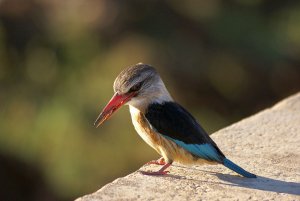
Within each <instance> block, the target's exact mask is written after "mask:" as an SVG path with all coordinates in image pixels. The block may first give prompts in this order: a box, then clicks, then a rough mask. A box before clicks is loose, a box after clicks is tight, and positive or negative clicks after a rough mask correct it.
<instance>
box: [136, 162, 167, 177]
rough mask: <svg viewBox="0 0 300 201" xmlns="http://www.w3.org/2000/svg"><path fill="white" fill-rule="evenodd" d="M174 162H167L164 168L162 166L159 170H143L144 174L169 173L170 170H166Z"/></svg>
mask: <svg viewBox="0 0 300 201" xmlns="http://www.w3.org/2000/svg"><path fill="white" fill-rule="evenodd" d="M171 164H172V163H166V164H165V165H164V166H163V167H162V168H160V170H158V171H157V172H147V171H141V173H142V174H144V175H165V174H167V173H168V172H169V171H165V169H167V168H168V167H169V166H170V165H171Z"/></svg>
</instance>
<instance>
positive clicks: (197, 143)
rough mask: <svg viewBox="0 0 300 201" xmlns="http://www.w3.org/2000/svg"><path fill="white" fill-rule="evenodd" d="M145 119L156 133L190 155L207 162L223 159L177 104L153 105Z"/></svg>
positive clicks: (219, 152) (205, 134)
mask: <svg viewBox="0 0 300 201" xmlns="http://www.w3.org/2000/svg"><path fill="white" fill-rule="evenodd" d="M145 117H146V119H147V120H148V122H149V123H150V125H151V126H152V127H153V128H154V129H155V130H156V131H158V132H159V133H160V134H162V135H163V136H164V137H166V138H168V139H171V140H173V141H174V142H175V143H177V144H178V145H180V146H182V147H183V148H185V149H186V150H188V151H190V152H191V153H193V154H195V155H198V156H199V157H202V158H205V159H208V160H217V161H221V160H223V158H224V157H225V156H224V154H223V153H222V152H221V150H220V149H219V148H218V147H217V145H216V143H215V142H214V141H213V140H212V139H211V138H210V137H209V136H208V134H207V133H206V132H205V130H204V129H203V128H202V127H201V126H200V125H199V123H198V122H197V121H196V120H195V118H194V117H193V116H192V115H191V114H190V113H189V112H188V111H187V110H185V109H184V108H183V107H182V106H180V105H179V104H177V103H175V102H165V103H163V104H158V103H153V104H151V105H149V107H148V110H147V111H146V113H145Z"/></svg>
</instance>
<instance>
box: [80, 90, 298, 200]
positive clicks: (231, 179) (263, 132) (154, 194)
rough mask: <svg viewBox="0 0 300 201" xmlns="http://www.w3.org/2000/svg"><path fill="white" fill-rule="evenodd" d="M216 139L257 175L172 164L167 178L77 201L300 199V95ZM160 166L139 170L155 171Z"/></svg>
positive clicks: (127, 182)
mask: <svg viewBox="0 0 300 201" xmlns="http://www.w3.org/2000/svg"><path fill="white" fill-rule="evenodd" d="M212 138H213V139H214V140H215V142H216V143H217V144H218V146H219V147H220V148H221V150H223V152H224V153H225V155H226V156H227V157H228V158H229V159H231V160H232V161H234V162H236V163H237V164H239V165H240V166H241V167H243V168H245V169H246V170H249V171H250V172H253V173H255V174H257V175H258V178H257V179H247V178H243V177H240V176H237V174H235V173H234V172H232V171H230V170H229V169H227V168H225V167H223V166H222V165H216V166H212V165H205V166H193V167H185V166H182V165H179V164H174V165H173V166H172V167H171V168H170V169H169V170H170V174H169V175H165V176H145V175H142V174H141V173H139V171H137V172H134V173H132V174H130V175H128V176H126V177H123V178H119V179H116V180H115V181H113V182H112V183H109V184H107V185H105V186H104V187H102V188H101V189H100V190H98V191H97V192H95V193H93V194H90V195H86V196H84V197H82V198H79V199H77V201H90V200H300V93H298V94H296V95H294V96H292V97H289V98H287V99H285V100H283V101H281V102H280V103H278V104H277V105H275V106H274V107H272V108H271V109H266V110H264V111H262V112H260V113H258V114H256V115H254V116H251V117H249V118H246V119H244V120H242V121H240V122H238V123H236V124H233V125H231V126H229V127H227V128H224V129H222V130H220V131H218V132H216V133H214V134H213V135H212ZM158 168H160V167H158V166H157V165H148V166H143V167H142V168H141V170H157V169H158Z"/></svg>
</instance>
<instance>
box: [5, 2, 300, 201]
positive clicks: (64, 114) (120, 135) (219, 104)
mask: <svg viewBox="0 0 300 201" xmlns="http://www.w3.org/2000/svg"><path fill="white" fill-rule="evenodd" d="M138 62H143V63H147V64H151V65H153V66H155V67H156V68H157V69H158V71H159V72H160V74H161V76H162V78H163V80H164V81H165V83H166V85H167V87H168V89H169V90H170V92H171V94H172V95H173V97H174V98H175V99H176V100H177V102H180V103H181V104H182V105H183V106H185V107H186V108H187V109H188V110H190V111H191V113H192V114H193V115H195V117H196V118H197V119H198V120H199V121H200V122H201V124H202V126H203V127H204V128H205V129H206V130H207V131H208V132H209V133H211V132H214V131H216V130H218V129H220V128H223V127H225V126H227V125H229V124H231V123H233V122H236V121H238V120H240V119H241V118H244V117H246V116H249V115H251V114H254V113H256V112H258V111H259V110H261V109H264V108H266V107H269V106H271V105H272V104H274V103H275V102H277V101H279V100H280V99H282V98H284V97H286V96H288V95H291V94H293V93H295V92H297V91H299V90H300V2H299V1H289V0H287V1H282V0H232V1H225V0H223V1H222V0H209V1H196V0H186V1H178V0H173V1H171V0H170V1H158V0H153V1H138V0H129V1H121V0H119V1H118V0H73V1H59V0H26V1H25V0H0V187H1V188H0V197H1V199H3V200H49V201H50V200H70V199H74V198H76V197H78V196H81V195H84V194H87V193H91V192H93V191H96V190H97V189H99V188H100V187H101V186H103V185H104V184H106V183H107V182H110V181H112V180H113V179H115V178H117V177H121V176H124V175H126V174H128V173H130V172H132V171H134V170H136V169H138V168H139V167H140V166H141V165H143V164H144V163H146V162H147V161H149V160H151V159H155V158H158V155H157V154H156V153H155V151H154V150H152V149H151V148H150V147H149V146H148V145H146V144H145V143H144V142H143V141H142V140H141V139H140V138H139V136H138V135H137V134H136V132H135V131H134V128H133V126H132V125H131V120H130V116H129V113H128V108H126V107H124V108H123V109H121V110H120V111H119V112H118V113H117V114H115V115H114V117H113V118H112V119H111V120H110V121H108V122H106V123H105V124H104V125H103V126H102V127H100V128H98V129H95V128H94V127H93V122H94V120H95V118H96V117H97V115H98V113H99V112H100V110H101V109H102V107H103V106H104V105H105V104H106V103H107V101H108V100H109V99H110V98H111V96H112V94H113V91H112V84H113V81H114V79H115V77H116V76H117V75H118V73H119V72H120V71H121V70H122V69H123V68H125V67H127V66H129V65H133V64H136V63H138ZM221 147H222V146H221Z"/></svg>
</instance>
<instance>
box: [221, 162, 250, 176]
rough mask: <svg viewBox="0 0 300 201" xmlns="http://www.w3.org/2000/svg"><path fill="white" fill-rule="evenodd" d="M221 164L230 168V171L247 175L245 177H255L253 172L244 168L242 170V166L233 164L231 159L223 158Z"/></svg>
mask: <svg viewBox="0 0 300 201" xmlns="http://www.w3.org/2000/svg"><path fill="white" fill-rule="evenodd" d="M223 165H224V166H225V167H227V168H229V169H231V170H232V171H234V172H236V173H238V174H240V175H242V176H244V177H247V178H256V175H255V174H252V173H250V172H247V171H246V170H244V169H243V168H241V167H239V166H238V165H236V164H234V163H233V162H232V161H231V160H229V159H227V158H225V159H224V161H223Z"/></svg>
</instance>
